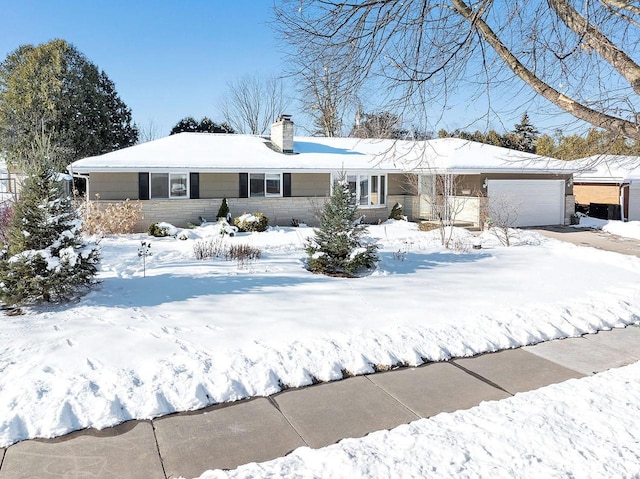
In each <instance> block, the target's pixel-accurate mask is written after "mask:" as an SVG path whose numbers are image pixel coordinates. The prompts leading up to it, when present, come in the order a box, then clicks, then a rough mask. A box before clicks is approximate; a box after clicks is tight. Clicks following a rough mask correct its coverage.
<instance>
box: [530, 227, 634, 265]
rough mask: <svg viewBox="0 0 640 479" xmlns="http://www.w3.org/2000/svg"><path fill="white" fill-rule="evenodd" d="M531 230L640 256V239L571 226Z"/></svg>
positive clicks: (549, 236)
mask: <svg viewBox="0 0 640 479" xmlns="http://www.w3.org/2000/svg"><path fill="white" fill-rule="evenodd" d="M531 230H532V231H536V232H538V233H540V234H541V235H543V236H546V237H548V238H554V239H558V240H561V241H567V242H569V243H573V244H576V245H578V246H591V247H593V248H599V249H603V250H606V251H614V252H616V253H622V254H628V255H633V256H637V257H639V258H640V240H636V239H632V238H623V237H621V236H616V235H612V234H610V233H605V232H604V231H600V230H592V229H588V228H571V227H569V226H540V227H536V228H531Z"/></svg>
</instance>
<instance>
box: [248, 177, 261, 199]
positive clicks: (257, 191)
mask: <svg viewBox="0 0 640 479" xmlns="http://www.w3.org/2000/svg"><path fill="white" fill-rule="evenodd" d="M249 196H252V197H253V196H264V175H263V174H259V173H251V174H250V175H249Z"/></svg>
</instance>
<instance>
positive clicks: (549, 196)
mask: <svg viewBox="0 0 640 479" xmlns="http://www.w3.org/2000/svg"><path fill="white" fill-rule="evenodd" d="M487 197H488V201H489V211H491V210H492V209H493V208H504V207H509V208H512V212H513V213H515V215H514V216H516V219H515V222H514V225H513V226H518V227H521V226H544V225H561V224H564V214H565V181H564V180H487Z"/></svg>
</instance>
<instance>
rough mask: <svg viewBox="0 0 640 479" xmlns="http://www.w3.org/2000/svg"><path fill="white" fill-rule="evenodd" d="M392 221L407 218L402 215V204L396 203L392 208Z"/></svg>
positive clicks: (390, 214) (390, 216) (390, 215)
mask: <svg viewBox="0 0 640 479" xmlns="http://www.w3.org/2000/svg"><path fill="white" fill-rule="evenodd" d="M389 219H390V220H404V219H406V218H405V216H404V215H403V214H402V205H401V204H400V203H396V204H395V205H393V208H391V212H390V213H389Z"/></svg>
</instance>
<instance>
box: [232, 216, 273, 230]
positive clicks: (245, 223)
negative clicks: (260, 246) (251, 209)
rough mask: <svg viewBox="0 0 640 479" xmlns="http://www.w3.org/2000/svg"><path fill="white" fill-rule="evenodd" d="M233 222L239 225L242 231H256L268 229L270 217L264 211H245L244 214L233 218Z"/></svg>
mask: <svg viewBox="0 0 640 479" xmlns="http://www.w3.org/2000/svg"><path fill="white" fill-rule="evenodd" d="M233 224H234V225H236V226H237V227H238V229H239V230H240V231H246V232H254V231H258V232H260V231H266V230H267V226H268V225H269V218H267V217H266V216H265V215H264V214H263V213H253V214H248V213H245V214H243V215H242V216H238V217H237V218H235V219H234V220H233Z"/></svg>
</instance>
